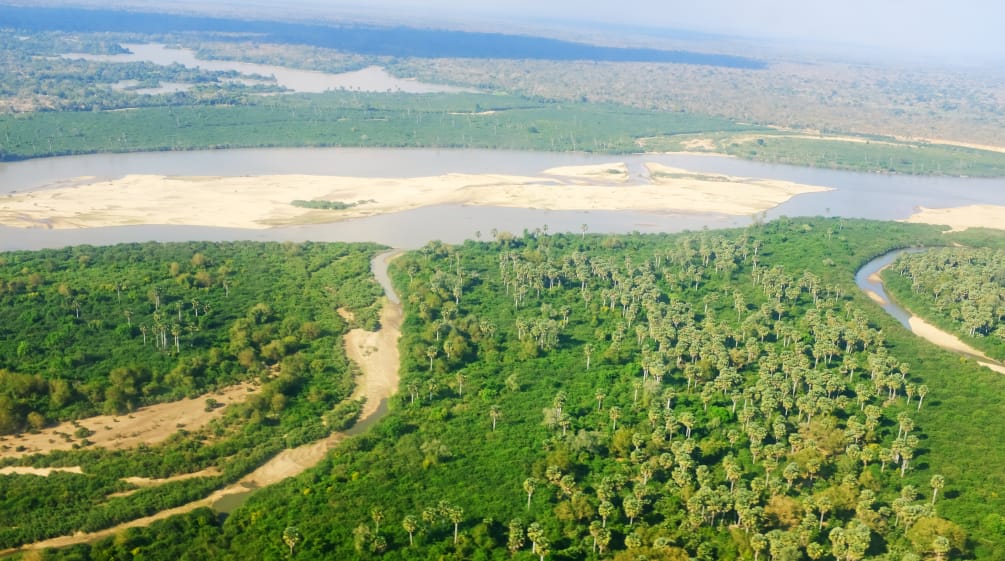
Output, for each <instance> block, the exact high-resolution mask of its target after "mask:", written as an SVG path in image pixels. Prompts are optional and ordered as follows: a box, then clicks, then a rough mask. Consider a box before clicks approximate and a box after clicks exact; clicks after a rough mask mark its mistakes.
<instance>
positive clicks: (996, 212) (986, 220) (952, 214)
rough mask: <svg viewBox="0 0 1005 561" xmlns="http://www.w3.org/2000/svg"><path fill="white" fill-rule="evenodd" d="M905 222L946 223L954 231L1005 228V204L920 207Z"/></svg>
mask: <svg viewBox="0 0 1005 561" xmlns="http://www.w3.org/2000/svg"><path fill="white" fill-rule="evenodd" d="M904 222H915V223H920V224H938V225H946V226H949V227H950V228H951V230H950V231H952V232H959V231H962V230H966V229H967V228H995V229H998V230H1003V229H1005V206H1000V205H969V206H957V207H950V208H926V207H919V210H918V212H916V213H914V214H912V215H911V216H910V217H908V218H907V219H906V220H904Z"/></svg>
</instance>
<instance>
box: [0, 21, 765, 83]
mask: <svg viewBox="0 0 1005 561" xmlns="http://www.w3.org/2000/svg"><path fill="white" fill-rule="evenodd" d="M0 21H2V22H3V23H4V26H5V27H13V28H18V29H22V30H25V31H33V32H37V31H68V32H97V31H110V32H133V33H161V32H163V30H164V29H172V30H174V31H202V32H219V33H240V34H249V33H253V34H256V35H258V36H260V38H261V41H262V42H264V43H282V44H293V45H311V46H315V47H324V48H329V49H338V50H344V51H351V52H354V53H360V54H366V55H377V56H397V57H422V58H477V59H486V58H495V59H498V58H505V59H531V60H557V61H569V60H593V61H604V62H668V63H679V64H700V65H708V66H721V67H727V68H745V69H762V68H765V66H766V65H765V63H764V62H762V61H759V60H755V59H751V58H746V57H739V56H730V55H720V54H708V53H696V52H691V51H677V50H673V51H668V50H659V49H640V48H616V47H601V46H596V45H587V44H583V43H573V42H569V41H559V40H556V39H546V38H541V37H529V36H522V35H504V34H501V33H473V32H465V31H446V30H437V29H415V28H406V27H373V26H361V25H347V26H340V25H317V24H301V23H276V22H267V21H246V20H236V19H221V18H209V17H196V16H182V15H173V14H155V13H140V12H124V11H115V10H86V9H80V8H34V7H22V6H0ZM246 39H247V37H246V36H242V37H235V38H234V40H246Z"/></svg>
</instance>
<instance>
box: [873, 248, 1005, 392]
mask: <svg viewBox="0 0 1005 561" xmlns="http://www.w3.org/2000/svg"><path fill="white" fill-rule="evenodd" d="M921 251H926V249H924V248H918V247H912V248H905V249H898V250H895V251H891V252H889V253H886V254H883V255H880V256H879V257H876V258H875V259H873V260H872V261H869V262H868V263H866V264H865V266H863V267H862V268H861V269H859V270H858V272H857V273H856V274H855V284H857V285H858V287H859V288H860V289H861V290H862V291H863V292H865V294H866V295H867V296H869V298H870V299H872V300H873V301H874V302H876V303H877V304H879V305H880V306H881V307H882V308H883V310H884V311H886V312H887V313H888V314H890V316H892V317H893V318H894V319H896V320H897V321H898V322H900V324H901V325H903V326H904V327H906V328H907V329H908V330H909V331H910V332H912V333H914V334H915V335H917V336H918V337H921V338H922V339H925V340H926V341H928V342H929V343H932V344H935V345H937V346H939V347H942V348H943V349H946V350H947V351H951V352H954V353H957V354H960V355H963V356H965V357H967V358H970V359H973V360H976V361H977V362H978V363H979V364H981V365H982V366H986V367H987V368H990V369H991V370H994V371H995V372H1000V373H1003V374H1005V364H1002V363H1001V362H998V361H995V360H994V359H991V358H988V356H987V355H985V354H984V353H982V352H981V351H979V350H977V349H975V348H973V347H971V346H970V345H967V344H966V343H964V342H963V341H962V340H960V338H959V337H957V336H955V335H953V334H952V333H949V332H947V331H943V330H942V329H939V328H938V327H935V326H934V325H932V324H930V323H928V322H926V321H924V320H923V319H921V318H919V317H918V316H916V315H914V314H912V313H911V312H910V310H907V309H906V308H904V307H902V306H901V305H900V304H898V303H897V301H896V300H895V299H894V298H892V297H891V296H890V295H889V294H888V293H887V292H886V288H885V287H884V286H883V279H882V277H881V276H880V274H881V273H882V271H883V270H884V269H886V268H887V267H889V266H890V265H891V264H893V262H894V261H896V260H897V258H898V257H900V256H901V255H904V254H906V253H918V252H921Z"/></svg>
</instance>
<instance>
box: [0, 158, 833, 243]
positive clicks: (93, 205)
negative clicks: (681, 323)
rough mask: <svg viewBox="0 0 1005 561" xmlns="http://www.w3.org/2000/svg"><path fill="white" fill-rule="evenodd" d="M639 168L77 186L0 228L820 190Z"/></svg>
mask: <svg viewBox="0 0 1005 561" xmlns="http://www.w3.org/2000/svg"><path fill="white" fill-rule="evenodd" d="M648 167H649V170H650V173H651V175H652V177H651V180H650V181H645V182H639V183H634V182H633V183H628V182H627V175H628V173H627V167H626V166H625V164H623V163H612V164H602V165H598V166H572V167H565V168H552V169H550V170H546V171H544V172H542V173H541V174H539V175H537V176H517V175H498V174H445V175H439V176H430V177H413V178H366V177H339V176H315V175H264V176H248V177H170V176H163V175H127V176H125V177H122V178H119V179H114V180H111V181H94V180H89V179H88V178H79V180H74V181H71V182H62V183H60V184H53V185H50V186H47V187H44V188H42V189H38V190H34V191H30V192H25V193H14V194H10V195H7V196H5V197H0V225H4V226H12V227H21V228H56V229H65V228H93V227H106V226H128V225H138V224H163V225H190V226H218V227H230V228H259V229H261V228H269V227H274V226H282V225H292V224H309V223H324V222H336V221H339V220H344V219H350V218H361V217H366V216H373V215H378V214H388V213H394V212H401V211H405V210H411V209H415V208H419V207H423V206H432V205H448V204H453V205H481V206H497V207H511V208H533V209H541V210H628V211H642V212H701V213H718V214H731V215H752V214H755V213H757V212H761V211H764V210H767V209H770V208H773V207H775V206H777V205H779V204H781V203H783V202H785V201H787V200H789V199H790V198H792V197H794V196H796V195H799V194H802V193H813V192H819V191H825V190H828V189H827V188H825V187H818V186H813V185H801V184H797V183H791V182H787V181H777V180H768V179H755V178H745V177H731V176H725V175H717V174H699V173H693V172H689V171H687V170H680V169H676V168H668V167H665V166H660V165H657V164H648ZM612 170H617V172H616V173H614V172H612ZM598 177H599V178H600V179H602V180H603V181H600V180H598ZM621 178H624V181H622V179H621ZM294 200H325V201H340V202H343V203H347V204H350V205H353V206H351V207H350V208H346V209H342V210H312V209H305V208H301V207H296V206H293V205H292V204H291V203H292V201H294Z"/></svg>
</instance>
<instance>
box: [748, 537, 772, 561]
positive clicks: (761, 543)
mask: <svg viewBox="0 0 1005 561" xmlns="http://www.w3.org/2000/svg"><path fill="white" fill-rule="evenodd" d="M767 547H768V538H765V537H764V534H760V533H758V534H753V535H752V536H750V548H751V549H753V550H754V561H757V557H758V556H759V555H760V554H761V552H762V551H764V549H765V548H767Z"/></svg>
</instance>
